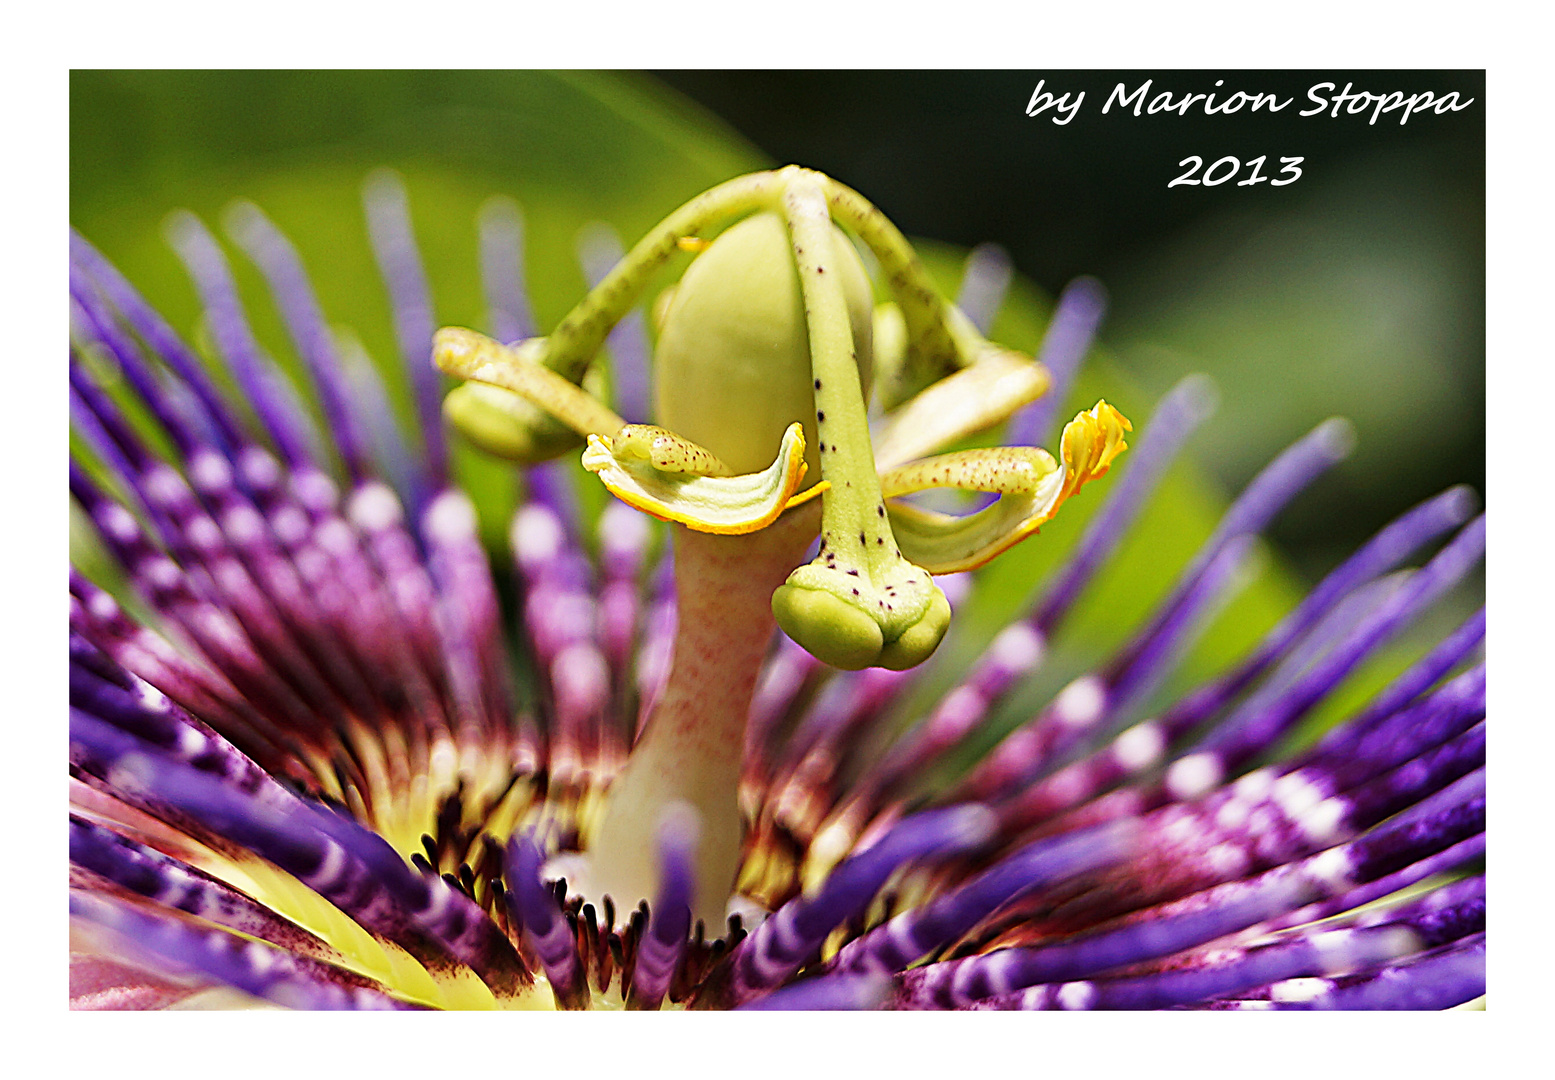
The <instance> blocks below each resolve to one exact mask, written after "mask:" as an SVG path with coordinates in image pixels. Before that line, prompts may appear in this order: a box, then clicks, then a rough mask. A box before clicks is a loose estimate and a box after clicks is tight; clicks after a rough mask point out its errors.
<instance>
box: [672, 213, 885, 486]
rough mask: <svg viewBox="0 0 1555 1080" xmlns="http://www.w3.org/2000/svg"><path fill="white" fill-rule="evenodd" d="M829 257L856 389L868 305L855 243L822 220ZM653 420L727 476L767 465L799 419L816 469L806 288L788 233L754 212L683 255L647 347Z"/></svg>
mask: <svg viewBox="0 0 1555 1080" xmlns="http://www.w3.org/2000/svg"><path fill="white" fill-rule="evenodd" d="M831 234H832V259H831V262H832V263H833V264H834V265H835V266H836V268H837V272H838V274H839V276H840V277H841V279H842V287H843V290H844V294H845V296H846V297H847V309H848V320H849V322H850V323H851V324H852V327H853V340H854V343H855V351H856V352H857V356H858V369H859V377H860V379H861V380H862V382H863V385H864V388H865V394H866V396H867V395H868V386H869V380H870V373H871V367H872V365H871V356H872V352H871V349H870V336H871V327H872V325H873V302H872V296H871V293H870V287H869V278H868V277H867V276H866V275H865V273H864V266H863V263H862V262H861V261H860V259H859V257H858V253H857V252H856V251H854V249H853V245H852V244H851V243H850V242H849V241H848V239H847V237H846V236H844V235H843V233H842V232H841V230H839V229H837V228H836V227H835V226H833V227H832V230H831ZM655 375H656V382H657V387H658V390H657V394H658V401H657V412H658V423H659V424H660V426H662V427H666V428H669V429H670V430H672V431H675V432H677V433H679V434H680V435H683V436H685V437H686V438H688V439H690V440H691V441H692V442H694V443H697V444H699V445H701V446H705V447H707V448H708V449H709V450H711V451H712V452H713V453H714V454H716V455H718V457H719V458H720V459H721V460H722V461H723V462H724V463H725V464H727V465H728V466H729V467H730V468H731V469H732V470H733V471H734V472H736V473H752V472H759V471H760V470H762V469H765V468H766V467H767V466H768V465H770V464H771V463H772V455H773V453H774V452H775V451H776V449H777V447H778V444H779V443H780V442H781V441H782V439H783V431H784V429H786V428H787V427H788V425H789V424H791V423H793V422H794V421H796V420H797V421H799V422H801V423H803V424H804V426H805V443H806V447H807V449H806V451H805V463H806V464H807V465H808V466H809V473H808V476H809V478H810V480H811V481H814V480H817V479H819V478H820V473H819V460H820V458H819V453H818V443H817V435H816V424H815V390H814V386H813V378H814V376H813V374H812V372H811V366H810V339H809V334H808V332H807V330H806V326H805V303H804V295H803V293H802V292H801V291H800V287H799V273H798V270H797V269H796V268H795V266H794V256H793V249H792V247H791V245H790V242H789V238H788V231H787V229H786V228H784V225H783V221H782V219H781V218H780V217H778V215H776V214H772V213H763V214H756V215H755V216H753V217H749V218H746V219H745V220H744V221H742V222H740V223H739V224H737V225H735V226H733V227H732V228H730V229H728V230H726V231H725V232H724V233H723V234H722V235H721V236H719V237H718V239H717V240H715V241H714V242H713V244H712V246H711V247H709V248H708V249H707V250H706V251H704V252H703V253H702V254H701V255H700V256H698V258H697V260H696V261H695V262H694V263H692V264H691V267H690V268H689V269H688V270H687V271H686V273H685V276H684V277H683V278H682V279H681V282H680V285H679V287H678V288H677V289H676V290H675V295H674V297H673V299H672V300H671V301H670V303H669V306H668V309H667V310H666V312H665V314H664V323H663V328H662V330H661V332H660V335H659V344H658V349H657V352H656V354H655Z"/></svg>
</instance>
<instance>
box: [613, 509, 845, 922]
mask: <svg viewBox="0 0 1555 1080" xmlns="http://www.w3.org/2000/svg"><path fill="white" fill-rule="evenodd" d="M808 509H809V508H805V509H801V510H797V511H795V512H793V513H790V514H788V515H786V516H785V517H784V518H782V519H781V520H780V521H779V522H778V523H777V524H775V525H773V526H772V527H770V528H767V529H763V530H761V531H760V532H756V533H752V534H750V535H748V536H714V535H711V534H708V533H698V532H692V531H691V530H689V529H685V528H682V527H679V526H677V527H676V529H675V581H676V592H677V597H678V604H679V619H678V626H677V630H676V636H675V653H674V660H673V662H672V664H671V668H670V676H669V681H668V683H667V684H666V685H665V687H664V692H663V694H662V695H661V696H660V698H659V700H658V702H657V703H656V704H655V706H654V710H653V714H652V716H650V717H649V719H648V724H647V727H646V728H645V730H644V732H643V736H642V738H641V739H640V740H639V741H638V743H637V746H636V747H635V748H634V749H633V751H632V756H631V758H630V760H629V761H628V762H627V766H626V769H625V771H624V772H623V773H622V774H621V776H620V777H619V778H618V779H617V780H616V782H615V784H614V785H612V787H611V790H610V802H609V805H608V808H607V810H606V813H605V819H604V822H603V824H602V825H601V827H600V831H599V836H598V837H597V839H596V841H595V843H594V844H593V845H592V851H593V855H592V858H591V860H590V875H589V876H590V879H591V880H590V881H589V883H588V888H589V891H591V892H593V893H595V894H596V895H602V894H606V893H608V894H609V895H610V896H611V897H612V898H614V900H615V902H616V909H617V910H618V911H619V910H629V909H630V908H631V907H633V906H634V905H635V904H636V903H637V901H638V900H640V899H643V898H645V897H652V896H653V895H654V894H655V891H656V887H657V878H658V869H657V860H656V857H655V853H656V852H657V846H656V843H655V840H654V837H655V835H656V832H655V830H656V829H657V828H658V819H659V815H660V814H661V813H662V811H663V810H664V808H665V807H667V806H668V805H669V804H670V803H672V802H674V801H677V800H684V801H686V802H688V803H690V804H691V805H692V806H693V807H695V809H696V811H697V813H698V814H699V815H700V816H701V819H702V833H701V842H700V844H699V846H698V848H697V852H696V858H695V865H696V893H695V901H694V903H693V904H692V913H693V915H694V916H695V917H696V918H699V919H702V920H703V921H704V922H705V923H706V925H707V927H708V930H709V931H710V932H711V933H714V934H717V933H718V932H720V930H721V928H722V925H723V921H724V910H725V906H726V904H727V902H728V898H729V894H730V891H731V890H732V888H733V885H734V876H735V870H736V868H737V866H738V860H739V852H740V819H739V813H738V809H737V806H736V795H737V792H738V788H739V777H740V764H741V755H742V750H743V745H744V740H745V721H746V716H747V714H748V713H749V711H750V703H751V696H752V694H753V693H754V692H755V688H756V675H757V672H758V671H759V669H760V667H761V662H762V660H763V658H764V657H765V656H766V652H767V646H768V644H769V642H770V641H771V639H772V630H773V626H774V622H773V618H772V592H773V590H774V589H776V588H777V587H778V586H779V585H781V584H782V583H783V581H784V579H785V578H786V577H787V575H788V572H789V571H790V570H792V569H793V567H794V566H795V565H796V564H797V563H798V562H799V561H800V559H802V558H803V556H804V549H805V546H806V544H807V543H808V542H809V540H810V538H811V537H812V536H814V534H815V521H814V513H813V511H810V512H806V510H808Z"/></svg>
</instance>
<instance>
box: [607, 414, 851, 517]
mask: <svg viewBox="0 0 1555 1080" xmlns="http://www.w3.org/2000/svg"><path fill="white" fill-rule="evenodd" d="M804 452H805V441H804V427H803V426H802V425H800V424H790V425H789V427H788V430H787V431H785V432H784V433H783V442H782V445H781V447H780V448H779V450H778V456H777V460H775V461H773V463H772V464H771V465H770V466H769V467H767V468H766V469H763V470H762V471H761V472H757V473H745V474H744V475H741V476H730V475H728V468H727V466H725V465H724V464H723V463H722V462H721V461H719V460H718V459H717V458H716V457H714V456H713V455H712V454H711V453H710V452H708V451H707V450H705V449H704V448H702V447H700V446H697V445H696V444H695V443H693V442H691V441H689V440H687V439H683V438H681V437H680V436H678V435H676V434H674V433H673V432H670V431H665V430H664V429H663V428H655V427H650V426H649V425H645V424H630V425H627V426H625V427H623V428H622V430H621V431H620V432H618V433H617V435H616V437H615V438H613V439H612V438H609V437H605V436H600V435H590V436H589V445H588V449H586V450H584V451H583V467H584V468H585V469H587V470H588V471H589V472H592V473H595V474H596V475H598V476H599V478H600V480H601V481H602V482H603V483H604V485H605V487H607V488H609V489H610V493H611V494H613V495H614V496H615V497H616V498H618V499H620V500H621V501H622V502H624V503H626V504H627V505H628V506H632V507H635V508H636V509H638V510H641V511H642V512H643V513H645V514H649V515H651V516H653V517H656V518H658V519H659V520H660V521H675V522H679V523H680V524H682V525H684V526H686V527H687V528H689V529H694V530H696V531H697V532H708V533H720V534H724V535H743V534H745V533H751V532H755V531H756V530H757V529H764V528H766V527H767V526H768V525H770V524H772V523H773V522H774V521H776V520H777V518H778V515H780V514H782V513H783V511H784V510H786V509H788V508H789V507H790V506H797V505H798V504H800V503H802V502H804V501H806V500H808V499H810V498H813V497H814V496H815V495H817V494H819V493H820V491H821V490H822V489H823V488H824V486H825V485H824V484H816V485H814V486H813V487H811V488H810V489H809V490H808V491H805V492H803V493H802V494H798V492H799V483H800V481H801V480H803V479H804V474H805V463H804Z"/></svg>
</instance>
